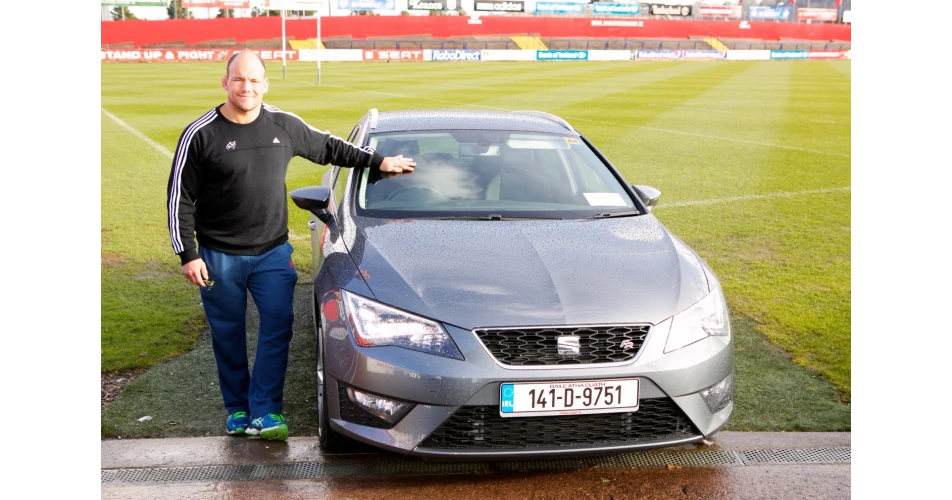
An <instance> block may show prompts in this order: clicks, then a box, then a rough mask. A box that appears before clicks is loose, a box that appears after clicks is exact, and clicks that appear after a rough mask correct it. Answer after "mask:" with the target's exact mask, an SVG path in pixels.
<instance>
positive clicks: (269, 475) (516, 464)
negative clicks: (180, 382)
mask: <svg viewBox="0 0 952 500" xmlns="http://www.w3.org/2000/svg"><path fill="white" fill-rule="evenodd" d="M849 461H850V449H849V448H825V449H806V450H754V451H740V452H736V451H717V450H711V451H675V452H641V453H626V454H620V455H608V456H601V457H583V458H560V459H539V460H508V461H489V462H424V461H421V460H415V459H405V458H387V459H385V460H379V459H374V460H342V461H334V462H297V463H290V464H274V465H211V466H201V467H168V468H153V469H109V470H103V471H101V475H100V479H101V483H102V484H122V483H183V482H226V481H261V480H273V479H327V478H345V477H376V476H394V475H400V476H425V475H434V474H437V475H452V474H491V473H499V472H558V471H574V470H582V469H592V468H598V469H602V470H613V469H622V470H623V469H634V468H652V467H667V466H677V467H725V466H745V465H757V464H791V463H811V464H815V463H843V462H846V463H848V462H849Z"/></svg>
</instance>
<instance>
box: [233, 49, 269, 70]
mask: <svg viewBox="0 0 952 500" xmlns="http://www.w3.org/2000/svg"><path fill="white" fill-rule="evenodd" d="M246 54H250V55H253V56H255V57H256V58H257V59H258V62H259V63H261V68H262V69H263V70H264V71H265V74H267V72H268V68H267V67H265V65H264V59H262V58H261V56H260V55H258V54H257V53H256V52H253V51H250V50H239V51H237V52H235V53H234V54H232V55H231V57H229V58H228V62H227V63H226V64H225V76H228V72H229V71H230V70H231V63H232V62H233V61H234V60H235V59H237V58H238V56H242V55H246Z"/></svg>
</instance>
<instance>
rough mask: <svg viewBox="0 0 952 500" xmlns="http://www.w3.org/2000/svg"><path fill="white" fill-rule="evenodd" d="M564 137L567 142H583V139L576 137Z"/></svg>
mask: <svg viewBox="0 0 952 500" xmlns="http://www.w3.org/2000/svg"><path fill="white" fill-rule="evenodd" d="M563 139H565V143H566V144H581V143H582V141H580V140H578V139H576V138H574V137H563Z"/></svg>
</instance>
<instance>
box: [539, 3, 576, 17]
mask: <svg viewBox="0 0 952 500" xmlns="http://www.w3.org/2000/svg"><path fill="white" fill-rule="evenodd" d="M535 11H536V12H545V13H549V14H582V13H583V12H585V5H584V4H580V3H560V2H536V4H535Z"/></svg>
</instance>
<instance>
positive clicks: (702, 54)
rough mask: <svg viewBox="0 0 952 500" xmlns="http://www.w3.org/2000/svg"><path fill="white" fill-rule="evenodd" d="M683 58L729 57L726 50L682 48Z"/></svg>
mask: <svg viewBox="0 0 952 500" xmlns="http://www.w3.org/2000/svg"><path fill="white" fill-rule="evenodd" d="M681 59H727V51H726V50H682V51H681Z"/></svg>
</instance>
